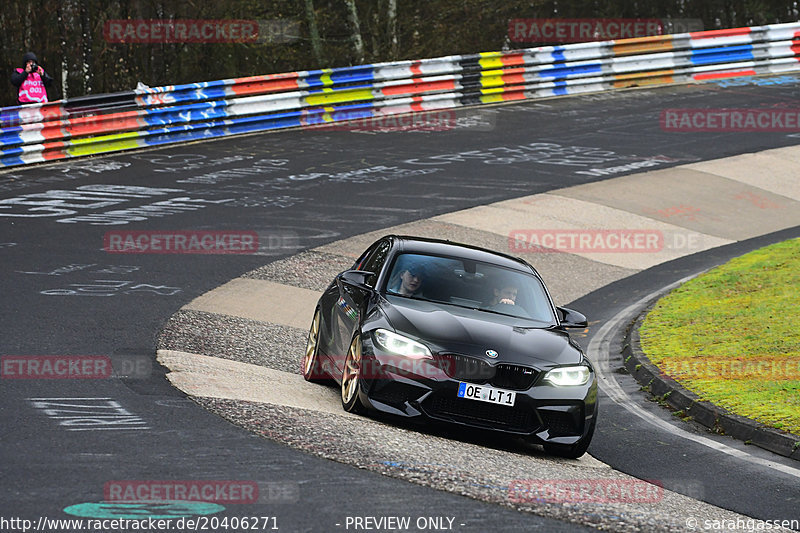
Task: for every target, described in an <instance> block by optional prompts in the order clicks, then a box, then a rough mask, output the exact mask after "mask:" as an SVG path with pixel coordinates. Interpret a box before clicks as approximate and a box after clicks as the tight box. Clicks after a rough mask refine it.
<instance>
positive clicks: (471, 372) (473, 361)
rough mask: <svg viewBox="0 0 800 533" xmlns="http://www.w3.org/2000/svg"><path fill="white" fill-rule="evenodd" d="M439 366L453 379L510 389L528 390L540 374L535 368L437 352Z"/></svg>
mask: <svg viewBox="0 0 800 533" xmlns="http://www.w3.org/2000/svg"><path fill="white" fill-rule="evenodd" d="M436 360H437V363H438V364H439V367H440V368H441V369H442V370H443V371H444V372H445V374H447V375H448V377H450V378H452V379H457V380H458V381H467V382H470V383H477V384H483V383H489V384H490V385H492V386H493V387H498V388H501V389H509V390H528V389H529V388H531V385H533V382H534V381H535V380H536V376H537V375H538V374H539V373H538V372H537V371H536V370H534V369H533V368H530V367H527V366H521V365H509V364H505V363H500V364H498V365H490V364H489V363H487V362H486V361H483V360H481V359H478V358H475V357H470V356H467V355H460V354H451V353H447V354H437V355H436Z"/></svg>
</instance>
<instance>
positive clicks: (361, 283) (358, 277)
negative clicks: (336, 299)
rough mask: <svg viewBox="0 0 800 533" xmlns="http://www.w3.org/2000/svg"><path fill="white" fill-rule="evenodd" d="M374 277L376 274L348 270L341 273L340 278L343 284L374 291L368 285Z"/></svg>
mask: <svg viewBox="0 0 800 533" xmlns="http://www.w3.org/2000/svg"><path fill="white" fill-rule="evenodd" d="M374 275H375V273H374V272H367V271H365V270H346V271H344V272H342V273H341V275H340V276H339V278H340V279H341V280H342V282H344V283H347V284H348V285H352V286H354V287H356V288H359V289H365V290H372V287H370V286H369V285H367V280H368V279H369V278H371V277H372V276H374Z"/></svg>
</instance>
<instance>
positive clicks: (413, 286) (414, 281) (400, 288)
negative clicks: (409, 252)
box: [389, 261, 426, 296]
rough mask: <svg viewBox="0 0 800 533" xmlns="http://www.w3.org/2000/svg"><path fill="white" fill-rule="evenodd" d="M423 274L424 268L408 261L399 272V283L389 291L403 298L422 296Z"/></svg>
mask: <svg viewBox="0 0 800 533" xmlns="http://www.w3.org/2000/svg"><path fill="white" fill-rule="evenodd" d="M425 274H426V272H425V266H424V265H423V264H422V263H420V262H417V261H413V262H412V261H410V262H409V263H407V264H406V266H405V267H404V268H403V270H401V271H400V279H399V281H398V282H397V283H396V284H395V285H394V286H393V287H392V288H390V289H389V290H390V291H391V292H394V293H395V294H402V295H404V296H422V288H423V285H424V283H425Z"/></svg>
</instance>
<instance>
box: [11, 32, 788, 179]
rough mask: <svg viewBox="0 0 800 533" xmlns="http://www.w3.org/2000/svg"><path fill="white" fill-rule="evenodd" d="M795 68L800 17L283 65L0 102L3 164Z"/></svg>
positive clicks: (776, 71)
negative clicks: (291, 68) (306, 66)
mask: <svg viewBox="0 0 800 533" xmlns="http://www.w3.org/2000/svg"><path fill="white" fill-rule="evenodd" d="M791 71H800V23H789V24H774V25H769V26H758V27H749V28H736V29H728V30H712V31H703V32H693V33H684V34H676V35H662V36H654V37H642V38H635V39H623V40H615V41H605V42H591V43H578V44H568V45H563V46H546V47H539V48H529V49H524V50H513V51H504V52H487V53H480V54H470V55H459V56H448V57H440V58H434V59H422V60H417V61H398V62H393V63H380V64H373V65H361V66H355V67H345V68H336V69H324V70H315V71H302V72H290V73H284V74H273V75H266V76H254V77H249V78H235V79H227V80H219V81H210V82H203V83H192V84H187V85H176V86H166V87H155V88H149V87H140V88H137V89H136V90H134V91H127V92H120V93H114V94H103V95H92V96H85V97H79V98H70V99H67V100H62V101H58V102H52V103H49V104H32V105H24V106H15V107H6V108H2V109H0V126H2V127H0V166H16V165H24V164H29V163H37V162H42V161H51V160H58V159H63V158H68V157H76V156H85V155H94V154H102V153H106V152H112V151H117V150H127V149H133V148H142V147H147V146H157V145H162V144H167V143H175V142H184V141H191V140H198V139H207V138H213V137H220V136H225V135H234V134H238V133H250V132H257V131H266V130H271V129H278V128H290V127H298V126H313V125H317V124H326V123H330V122H336V121H343V120H352V119H364V118H371V117H381V116H385V115H392V114H401V113H411V112H420V111H430V110H437V109H447V108H454V107H460V106H470V105H478V104H487V103H496V102H504V101H514V100H525V99H533V98H543V97H550V96H560V95H569V94H578V93H585V92H595V91H606V90H611V89H616V88H623V87H633V86H642V85H661V84H670V83H689V82H702V81H706V80H712V79H719V78H727V77H737V76H752V75H757V74H775V73H783V72H791Z"/></svg>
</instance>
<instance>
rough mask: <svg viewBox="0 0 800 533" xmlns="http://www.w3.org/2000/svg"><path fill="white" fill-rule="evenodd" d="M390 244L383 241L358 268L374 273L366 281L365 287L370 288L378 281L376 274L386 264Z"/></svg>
mask: <svg viewBox="0 0 800 533" xmlns="http://www.w3.org/2000/svg"><path fill="white" fill-rule="evenodd" d="M390 249H391V244H390V243H389V241H383V242H381V243H379V244H378V246H377V247H376V248H375V250H374V251H373V252H372V253H371V254H370V255H369V256H368V257H367V258H366V260H365V261H364V262H363V263H362V264H361V266H360V267H359V268H358V269H359V270H366V271H367V272H374V273H375V275H374V276H370V278H369V279H368V280H367V285H369V286H370V287H374V286H375V281H377V279H378V274H379V273H380V271H381V269H383V265H384V263H386V257H387V256H388V255H389V250H390Z"/></svg>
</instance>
